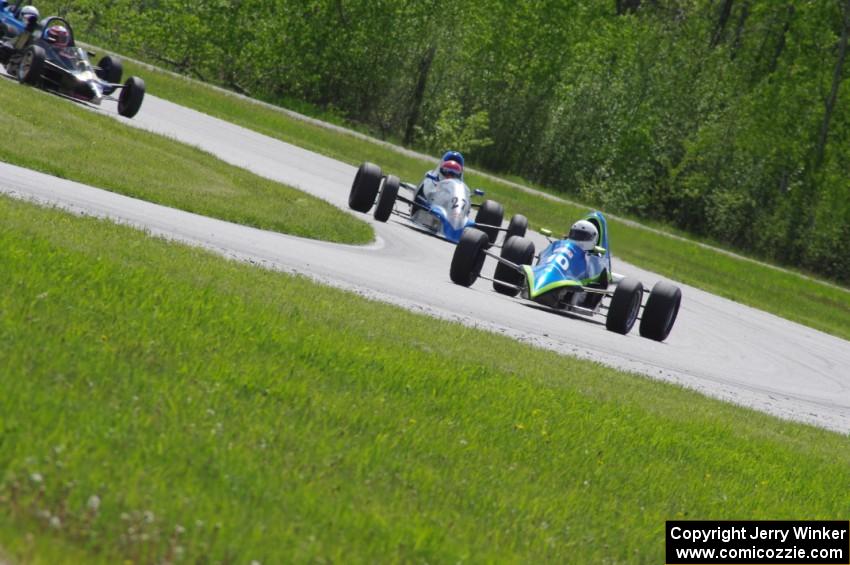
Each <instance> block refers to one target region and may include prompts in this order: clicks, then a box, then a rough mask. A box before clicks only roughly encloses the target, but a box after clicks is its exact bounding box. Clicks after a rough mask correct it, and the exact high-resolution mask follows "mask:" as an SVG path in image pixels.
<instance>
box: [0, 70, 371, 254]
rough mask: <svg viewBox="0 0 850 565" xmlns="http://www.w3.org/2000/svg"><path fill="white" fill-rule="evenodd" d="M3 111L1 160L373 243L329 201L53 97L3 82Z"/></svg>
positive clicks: (234, 216) (224, 214)
mask: <svg viewBox="0 0 850 565" xmlns="http://www.w3.org/2000/svg"><path fill="white" fill-rule="evenodd" d="M0 108H2V109H3V117H4V121H3V127H4V129H5V130H6V131H7V132H8V134H9V135H8V136H7V142H4V143H2V144H0V159H2V160H3V161H6V162H9V163H14V164H16V165H21V166H24V167H28V168H31V169H36V170H39V171H43V172H45V173H49V174H52V175H55V176H59V177H62V178H67V179H71V180H75V181H79V182H82V183H86V184H90V185H92V186H96V187H99V188H105V189H107V190H111V191H113V192H119V193H121V194H126V195H128V196H133V197H136V198H141V199H144V200H149V201H151V202H156V203H159V204H164V205H167V206H172V207H175V208H180V209H182V210H188V211H190V212H196V213H198V214H203V215H206V216H213V217H216V218H221V219H223V220H229V221H232V222H238V223H241V224H246V225H249V226H254V227H258V228H265V229H270V230H274V231H279V232H284V233H291V234H294V235H300V236H303V237H310V238H314V239H324V240H328V241H336V242H342V243H365V242H368V241H370V240H371V239H372V237H373V233H372V228H371V227H370V226H369V225H368V224H366V223H365V222H363V221H361V220H358V219H357V218H355V217H353V216H352V215H351V214H347V213H345V212H342V211H340V210H338V209H337V208H336V207H334V206H331V205H330V204H328V203H327V202H324V201H322V200H320V199H318V198H315V197H313V196H310V195H308V194H306V193H304V192H301V191H299V190H296V189H294V188H291V187H288V186H284V185H282V184H280V183H277V182H274V181H271V180H268V179H265V178H263V177H260V176H257V175H255V174H253V173H250V172H248V171H246V170H244V169H241V168H239V167H234V166H232V165H228V164H226V163H224V162H223V161H220V160H219V159H217V158H215V157H213V156H212V155H210V154H208V153H205V152H203V151H201V150H199V149H197V148H194V147H190V146H188V145H185V144H182V143H178V142H176V141H173V140H170V139H168V138H166V137H163V136H159V135H155V134H152V133H148V132H144V131H141V130H138V129H136V128H132V127H128V126H126V125H124V124H122V123H120V122H118V121H116V120H113V119H112V118H109V117H107V116H103V115H98V114H95V113H93V112H90V111H88V110H86V109H85V108H82V107H80V106H79V105H76V104H72V103H69V102H67V101H65V100H61V99H59V98H58V97H56V96H53V95H50V94H47V93H44V92H40V91H37V90H35V89H32V88H28V87H23V86H21V85H18V84H16V83H14V82H12V81H9V80H0ZM142 111H144V109H143V110H142Z"/></svg>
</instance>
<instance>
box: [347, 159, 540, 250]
mask: <svg viewBox="0 0 850 565" xmlns="http://www.w3.org/2000/svg"><path fill="white" fill-rule="evenodd" d="M452 153H453V152H452ZM402 191H404V192H402ZM473 196H479V197H482V196H484V191H482V190H471V189H470V188H469V186H467V184H466V183H465V182H464V181H463V177H462V174H459V175H458V176H451V177H450V176H445V175H442V174H438V169H435V170H434V171H429V172H428V173H426V174H425V177H424V178H423V179H422V182H420V183H419V185H418V186H417V185H415V184H412V183H408V182H402V181H401V180H399V178H398V177H397V176H395V175H385V174H383V172H382V171H381V167H379V166H378V165H375V164H374V163H368V162H367V163H363V164H362V165H360V167H359V168H358V169H357V174H356V175H355V177H354V181H353V182H352V184H351V192H350V193H349V197H348V205H349V207H350V208H351V209H352V210H356V211H358V212H364V213H365V212H369V210H370V209H372V206H374V207H375V209H374V212H373V215H374V217H375V219H376V220H377V221H379V222H386V221H387V220H388V219H389V218H390V216H391V215H393V214H395V215H397V216H399V217H402V218H405V219H407V220H409V221H410V222H411V224H412V225H413V226H414V227H416V228H418V229H420V230H422V231H424V232H426V233H429V234H432V235H436V236H438V237H441V238H443V239H445V240H447V241H450V242H452V243H457V242H458V241H459V240H460V239H461V236H462V235H463V233H464V232H465V230H467V229H469V228H476V229H477V230H480V231H479V232H478V233H483V234H486V236H487V239H488V245H487V246H488V247H489V246H490V245H495V244H496V241H497V238H498V236H499V233H500V232H505V238H504V241H507V240H508V239H510V237H512V236H520V237H521V236H524V235H525V232H526V230H527V229H528V220H527V219H526V218H525V216H523V215H521V214H516V215H514V216H512V217H511V220H510V222H508V225H507V227H502V220H503V218H504V214H505V212H504V208H503V207H502V205H501V204H499V203H498V202H496V201H494V200H484V201H483V202H481V203H474V202H472V197H473ZM473 208H477V212H476V214H475V218H474V219H473V218H472V216H471V211H472V209H473Z"/></svg>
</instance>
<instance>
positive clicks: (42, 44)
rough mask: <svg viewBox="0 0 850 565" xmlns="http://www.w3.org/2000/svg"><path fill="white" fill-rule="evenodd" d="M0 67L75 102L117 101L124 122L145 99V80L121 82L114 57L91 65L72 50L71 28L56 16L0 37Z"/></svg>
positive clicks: (83, 55)
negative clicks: (21, 30)
mask: <svg viewBox="0 0 850 565" xmlns="http://www.w3.org/2000/svg"><path fill="white" fill-rule="evenodd" d="M60 40H61V41H60ZM0 64H3V65H4V66H5V67H6V72H7V73H9V74H10V75H12V76H14V77H17V79H18V80H19V81H20V82H21V83H24V84H30V85H32V86H38V87H41V88H44V89H45V90H49V91H52V92H55V93H57V94H60V95H62V96H66V97H68V98H72V99H74V100H77V101H82V102H87V103H89V104H94V105H100V103H101V101H103V100H104V99H107V100H116V101H117V102H118V113H119V114H120V115H122V116H124V117H127V118H132V117H133V116H135V115H136V114H137V113H138V111H139V109H140V108H141V106H142V101H143V100H144V97H145V82H144V81H143V80H142V79H140V78H139V77H130V78H128V79H127V80H126V81H125V82H124V83H123V84H120V82H121V74H122V68H121V61H120V59H118V58H117V57H111V56H106V57H103V58H102V59H101V60H100V61H99V63H98V65H97V67H94V66H92V64H91V62H90V61H89V56H88V53H87V52H86V51H85V50H84V49H82V48H80V47H77V46H76V43H75V42H74V35H73V31H72V28H71V25H70V24H69V23H68V22H67V20H65V19H64V18H60V17H58V16H50V17H48V18H45V19H43V20H42V21H41V22H39V23H37V24H35V23H31V24H29V25H27V27H26V28H25V30H24V31H23V32H22V33H20V34H19V35H17V36H14V37H7V38H3V39H0ZM116 93H118V97H117V98H115V96H114V95H115V94H116Z"/></svg>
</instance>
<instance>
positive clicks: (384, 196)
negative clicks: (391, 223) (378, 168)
mask: <svg viewBox="0 0 850 565" xmlns="http://www.w3.org/2000/svg"><path fill="white" fill-rule="evenodd" d="M399 182H400V181H399V180H398V177H397V176H395V175H387V178H385V179H384V182H383V184H382V185H381V194H380V195H378V205H377V206H375V219H376V220H378V221H379V222H386V221H387V220H388V219H389V218H390V214H392V212H393V206H395V199H396V196H398V186H399Z"/></svg>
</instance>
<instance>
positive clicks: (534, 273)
mask: <svg viewBox="0 0 850 565" xmlns="http://www.w3.org/2000/svg"><path fill="white" fill-rule="evenodd" d="M584 219H585V220H587V221H588V222H590V223H592V224H593V225H594V226H595V227H596V230H597V233H598V242H597V243H596V244H595V245H594V246H593V248H592V249H591V250H589V251H587V250H585V249H582V247H581V246H579V245H578V243H577V242H576V241H573V240H571V239H566V238H565V239H551V238H550V239H549V245H548V246H547V247H546V249H544V250H543V251H542V252H541V253H540V255H539V256H536V255H535V250H534V243H533V242H531V241H530V240H528V239H526V238H525V237H519V236H517V237H511V238H509V239H508V240H507V241H506V242H505V244H504V245H503V246H502V250H501V253H500V254H498V255H497V254H496V253H495V252H493V251H490V250H488V248H487V247H488V245H487V243H488V242H487V236H486V235H485V234H483V233H482V232H480V231H478V230H474V229H473V230H467V231H466V232H465V233H464V234H463V237H461V239H460V242H459V243H458V245H457V247H456V248H455V252H454V255H453V257H452V263H451V268H450V271H449V275H450V278H451V280H452V281H453V282H454V283H456V284H459V285H461V286H470V285H472V284H473V283H474V282H475V281H476V280H477V279H478V277H479V276H480V274H481V268H482V266H483V265H484V260H485V259H486V258H487V257H488V256H490V257H493V258H494V259H496V260H497V261H498V264H497V265H496V270H495V273H494V275H493V278H492V279H489V280H491V281H492V282H493V288H494V289H495V290H496V291H497V292H499V293H501V294H505V295H508V296H516V295H518V294H519V295H520V296H521V297H522V298H524V299H526V300H531V301H533V302H535V303H537V304H540V305H542V306H545V307H547V308H550V309H553V310H559V311H564V312H571V313H575V314H581V315H584V316H594V315H596V314H598V313H599V312H600V311H601V310H606V311H607V314H606V320H605V326H606V328H607V329H608V330H610V331H613V332H617V333H620V334H627V333H629V331H631V329H632V327H633V326H634V324H635V322H636V321H637V320H640V335H641V336H643V337H647V338H649V339H653V340H655V341H664V340H665V339H667V336H668V335H669V334H670V330H671V329H672V328H673V324H674V323H675V321H676V316H677V315H678V312H679V306H680V304H681V301H682V292H681V290H680V289H679V288H678V287H676V286H674V285H672V284H670V283H668V282H665V281H659V282H658V283H656V284H655V285H654V286H653V287H652V290H651V291H650V293H649V296H648V297H647V299H646V301H645V302H644V288H643V284H642V283H641V282H640V281H637V280H634V279H631V278H624V277H622V276H620V275H616V274H614V272H613V271H612V269H611V250H610V247H609V240H608V225H607V222H606V220H605V217H604V216H603V215H602V214H601V213H600V212H592V213H590V214H588V215H587V216H586V217H585V218H584ZM535 257H536V258H537V262H536V263H535V264H533V265H532V263H533V262H534V259H535ZM482 278H484V277H482Z"/></svg>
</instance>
